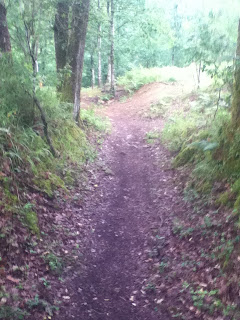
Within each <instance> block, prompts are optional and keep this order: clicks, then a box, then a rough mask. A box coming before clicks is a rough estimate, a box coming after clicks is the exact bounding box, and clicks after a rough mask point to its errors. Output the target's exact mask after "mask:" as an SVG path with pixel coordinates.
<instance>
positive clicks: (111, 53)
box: [110, 0, 115, 96]
mask: <svg viewBox="0 0 240 320" xmlns="http://www.w3.org/2000/svg"><path fill="white" fill-rule="evenodd" d="M110 25H111V50H110V63H111V83H110V92H111V94H112V95H113V96H115V72H114V0H111V23H110Z"/></svg>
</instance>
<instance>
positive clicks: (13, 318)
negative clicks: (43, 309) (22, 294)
mask: <svg viewBox="0 0 240 320" xmlns="http://www.w3.org/2000/svg"><path fill="white" fill-rule="evenodd" d="M27 316H29V313H28V312H26V311H24V310H21V309H19V308H13V307H10V306H0V319H3V320H4V319H5V320H24V319H25V317H27Z"/></svg>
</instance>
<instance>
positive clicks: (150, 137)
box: [146, 130, 160, 144]
mask: <svg viewBox="0 0 240 320" xmlns="http://www.w3.org/2000/svg"><path fill="white" fill-rule="evenodd" d="M159 138H160V133H159V132H158V131H157V130H155V131H149V132H148V133H147V134H146V140H147V142H148V143H150V144H152V143H155V142H156V141H157V140H158V139H159Z"/></svg>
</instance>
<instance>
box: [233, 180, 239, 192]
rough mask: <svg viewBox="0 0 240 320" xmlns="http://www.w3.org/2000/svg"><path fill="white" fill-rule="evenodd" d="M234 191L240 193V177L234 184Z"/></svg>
mask: <svg viewBox="0 0 240 320" xmlns="http://www.w3.org/2000/svg"><path fill="white" fill-rule="evenodd" d="M232 191H233V192H235V193H237V194H239V193H240V179H238V180H236V181H235V182H234V184H233V186H232Z"/></svg>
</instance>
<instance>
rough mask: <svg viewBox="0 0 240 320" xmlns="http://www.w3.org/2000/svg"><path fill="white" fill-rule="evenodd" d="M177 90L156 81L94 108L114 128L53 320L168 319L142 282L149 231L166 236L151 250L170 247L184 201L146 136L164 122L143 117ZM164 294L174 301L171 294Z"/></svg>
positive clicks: (159, 149)
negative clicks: (78, 266)
mask: <svg viewBox="0 0 240 320" xmlns="http://www.w3.org/2000/svg"><path fill="white" fill-rule="evenodd" d="M182 93H183V87H182V86H181V85H172V84H164V83H154V84H150V85H147V86H144V87H143V88H142V89H140V90H139V91H138V92H137V93H136V94H135V95H133V97H131V98H130V99H128V100H127V101H126V102H120V101H114V102H112V103H110V104H109V105H108V106H107V107H106V108H104V109H103V110H101V111H100V112H101V114H104V115H106V116H108V117H109V118H110V120H111V122H112V132H111V134H110V135H109V136H108V137H107V139H106V141H105V142H104V144H103V146H102V152H101V154H100V158H99V160H98V165H99V167H101V168H102V169H103V170H100V171H99V170H98V171H97V173H96V178H95V183H96V185H95V186H94V188H95V191H94V192H93V193H92V195H91V196H90V197H89V199H88V200H87V203H86V207H85V209H84V214H85V215H86V216H87V217H88V218H89V220H90V223H91V232H90V233H89V239H88V244H87V247H86V250H85V251H86V252H85V253H84V266H85V268H84V269H83V270H81V271H80V274H79V272H77V270H76V272H75V273H74V274H72V275H71V280H70V281H69V282H70V284H68V285H67V287H68V288H70V289H68V294H69V295H71V306H69V304H68V305H66V306H65V308H63V309H62V312H61V314H60V315H59V316H58V319H64V320H67V319H79V320H80V319H81V320H87V319H94V320H106V319H110V320H147V319H148V320H155V319H161V320H168V319H172V318H171V317H170V316H169V310H167V309H166V308H165V307H162V308H161V306H160V304H161V301H154V299H153V298H152V297H151V292H150V291H151V285H150V284H148V282H147V279H148V278H149V277H150V276H151V275H150V273H151V268H152V265H151V263H149V262H151V261H150V260H151V259H149V258H150V251H151V246H154V244H152V243H151V241H152V240H151V239H152V233H153V232H156V233H157V234H158V237H159V239H166V241H165V242H164V243H162V249H161V248H160V247H159V246H158V249H157V250H165V246H169V245H170V243H171V241H172V240H171V237H172V232H171V219H172V214H174V212H181V210H184V206H185V204H184V202H183V200H182V197H181V194H180V192H179V191H178V190H177V188H176V187H175V185H174V181H173V180H174V172H173V170H171V161H170V160H171V159H170V155H169V153H168V151H167V150H166V149H165V148H164V147H163V146H162V145H159V144H158V145H156V146H154V145H149V144H148V143H147V141H146V134H147V132H149V131H152V130H154V129H155V128H157V129H159V128H160V127H161V126H162V125H163V120H162V119H158V120H149V119H147V118H144V117H143V116H142V114H143V113H144V112H145V111H147V110H149V107H150V105H151V104H154V103H157V102H158V101H159V99H161V98H163V97H170V96H171V97H177V96H179V95H182ZM159 248H160V249H159ZM154 250H155V249H153V251H154ZM157 254H161V253H159V252H158V253H157ZM168 289H170V291H171V287H169V288H168ZM168 291H169V290H168ZM149 292H150V296H149ZM165 298H166V297H165V295H164V299H165ZM167 299H173V300H172V301H171V303H172V304H175V303H176V302H175V301H174V297H171V293H170V296H169V297H168V298H167ZM155 300H156V299H155ZM156 306H158V308H157V307H156ZM159 308H160V309H161V310H160V314H159ZM157 309H158V312H156V310H157ZM192 319H193V318H192Z"/></svg>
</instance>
